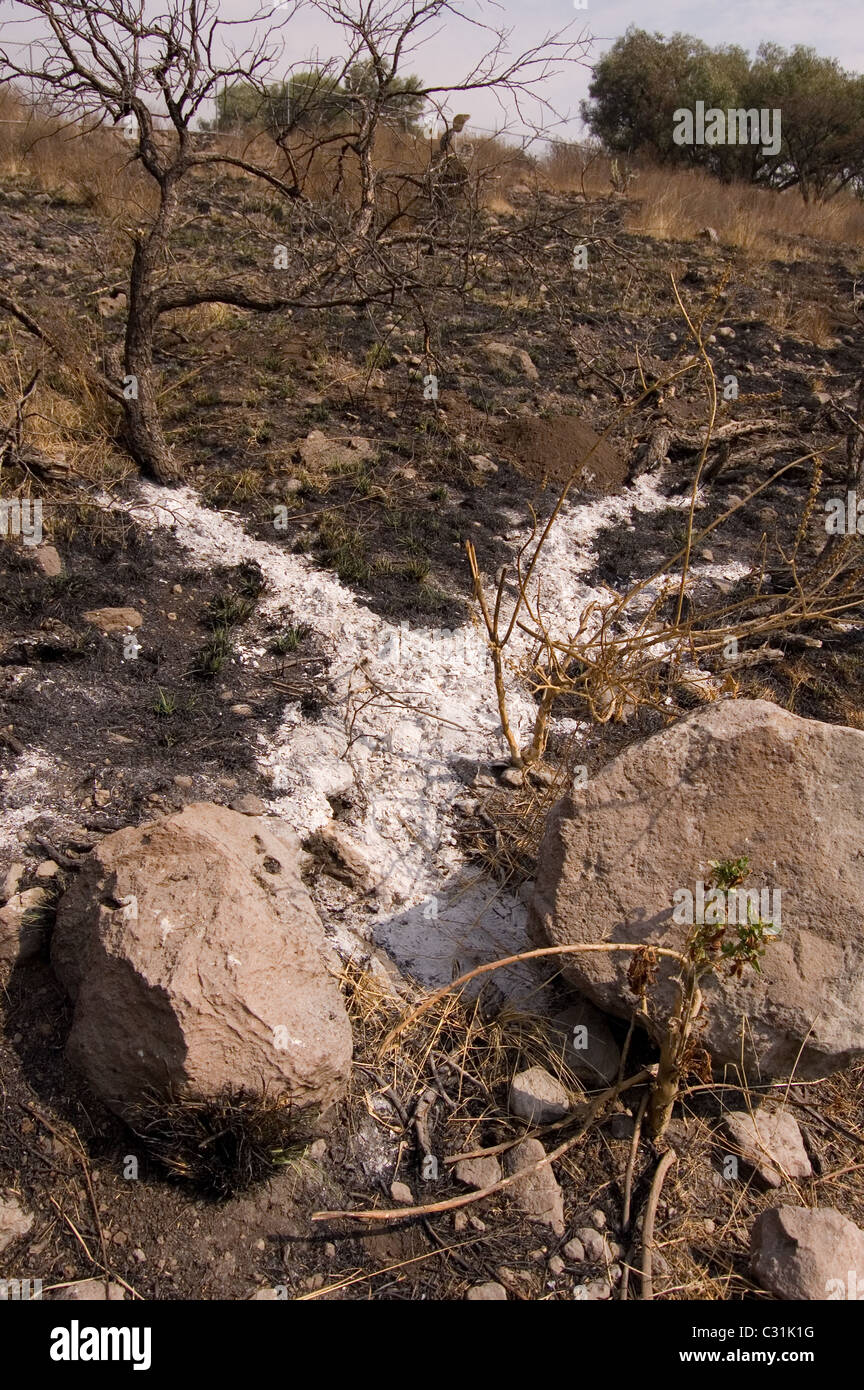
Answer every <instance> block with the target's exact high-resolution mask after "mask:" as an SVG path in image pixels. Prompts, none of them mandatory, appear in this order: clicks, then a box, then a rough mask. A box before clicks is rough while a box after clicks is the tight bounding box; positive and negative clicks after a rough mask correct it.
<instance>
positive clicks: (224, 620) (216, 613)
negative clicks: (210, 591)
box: [204, 594, 255, 631]
mask: <svg viewBox="0 0 864 1390" xmlns="http://www.w3.org/2000/svg"><path fill="white" fill-rule="evenodd" d="M254 612H255V602H254V600H253V599H251V598H247V597H246V596H245V595H244V594H220V595H219V597H218V598H214V599H213V601H212V603H211V604H210V607H209V608H208V609H207V613H206V614H205V617H204V622H205V623H206V624H207V626H208V627H211V628H213V629H214V631H215V630H216V629H217V628H231V627H238V626H239V625H240V624H241V623H245V622H248V621H249V619H250V618H251V617H252V614H253V613H254Z"/></svg>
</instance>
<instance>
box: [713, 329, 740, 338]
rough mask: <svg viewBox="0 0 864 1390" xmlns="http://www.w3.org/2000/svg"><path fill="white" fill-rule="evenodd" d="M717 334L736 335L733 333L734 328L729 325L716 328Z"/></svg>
mask: <svg viewBox="0 0 864 1390" xmlns="http://www.w3.org/2000/svg"><path fill="white" fill-rule="evenodd" d="M717 336H718V338H734V337H735V336H736V335H735V329H734V328H729V327H725V328H718V329H717Z"/></svg>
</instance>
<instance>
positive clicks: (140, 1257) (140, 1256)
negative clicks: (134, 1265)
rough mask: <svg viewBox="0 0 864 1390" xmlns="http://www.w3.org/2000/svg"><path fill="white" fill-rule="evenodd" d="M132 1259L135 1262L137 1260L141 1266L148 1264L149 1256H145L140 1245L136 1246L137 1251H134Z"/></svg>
mask: <svg viewBox="0 0 864 1390" xmlns="http://www.w3.org/2000/svg"><path fill="white" fill-rule="evenodd" d="M132 1258H133V1260H137V1262H138V1264H139V1265H143V1264H146V1263H147V1256H146V1255H145V1254H144V1251H143V1250H142V1249H141V1247H140V1245H136V1247H135V1249H134V1250H133V1251H132Z"/></svg>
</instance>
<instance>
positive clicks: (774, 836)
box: [533, 700, 864, 1077]
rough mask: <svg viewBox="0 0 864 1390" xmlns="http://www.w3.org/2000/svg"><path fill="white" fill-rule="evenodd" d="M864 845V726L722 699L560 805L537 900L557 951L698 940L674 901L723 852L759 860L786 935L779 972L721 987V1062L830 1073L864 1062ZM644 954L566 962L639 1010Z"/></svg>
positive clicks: (668, 972) (624, 1006)
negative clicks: (639, 961) (633, 977)
mask: <svg viewBox="0 0 864 1390" xmlns="http://www.w3.org/2000/svg"><path fill="white" fill-rule="evenodd" d="M862 845H864V733H861V732H859V731H858V730H857V729H848V728H844V727H842V726H839V725H830V724H821V723H817V722H816V721H813V720H807V719H799V718H797V717H796V716H795V715H792V714H789V713H787V711H785V710H782V709H780V708H778V706H776V705H773V704H770V703H768V702H767V701H763V700H734V701H733V700H729V701H722V702H718V703H716V704H712V705H710V706H708V707H707V708H704V709H701V710H699V711H698V712H696V713H695V714H693V715H690V716H688V717H687V718H685V719H682V720H681V721H680V722H679V723H677V724H675V725H674V726H672V727H671V728H669V729H667V730H664V731H663V732H662V733H659V734H656V735H654V736H653V737H652V738H649V739H647V740H645V741H644V742H642V743H639V744H634V745H633V746H631V747H630V748H628V749H626V751H625V752H623V753H622V754H620V755H619V756H618V757H617V758H615V759H614V760H613V761H612V762H610V763H609V764H607V766H606V767H604V768H603V769H602V770H601V772H600V773H599V774H598V775H597V776H596V777H594V778H593V780H591V781H589V783H588V785H587V787H585V788H584V789H579V790H575V791H574V792H573V794H572V795H571V796H570V797H565V798H564V800H562V801H560V802H558V804H557V805H556V806H555V807H554V808H553V810H552V812H551V814H550V817H549V820H548V823H547V826H546V830H545V834H544V839H543V842H542V846H541V849H540V862H539V870H538V874H537V880H536V891H535V896H534V900H533V907H534V912H535V915H536V919H537V921H538V922H539V924H540V926H541V928H542V930H543V932H545V934H546V936H548V938H549V940H550V941H551V942H552V943H553V944H556V945H564V944H566V943H568V942H574V943H581V942H605V941H609V942H616V941H618V942H625V941H633V942H639V943H651V944H654V945H657V946H668V947H672V948H675V949H680V948H681V947H682V946H683V944H684V942H685V940H686V937H687V934H688V932H689V930H690V928H689V927H688V926H687V925H686V924H683V923H679V922H676V921H675V920H673V915H672V914H673V908H675V907H676V905H679V904H680V903H681V898H680V897H679V898H675V897H674V896H673V895H674V894H676V892H678V893H680V890H684V889H688V890H690V892H692V893H693V895H694V899H695V898H696V884H697V882H698V881H700V880H701V881H703V882H706V883H707V881H708V880H709V877H710V873H711V861H713V860H721V859H736V858H739V857H740V856H743V855H746V856H748V857H749V860H750V872H749V875H748V878H747V881H746V885H745V886H746V887H747V888H756V889H760V890H761V889H765V890H768V892H771V891H772V890H777V889H779V890H780V893H781V898H780V904H781V913H780V925H781V929H782V936H781V939H780V940H779V941H776V942H773V943H772V944H770V945H769V946H768V948H767V951H766V953H765V955H764V957H763V958H762V962H761V964H762V973H761V974H760V973H757V972H756V971H755V970H753V969H750V968H747V969H745V971H744V974H743V977H742V978H741V979H740V980H734V979H730V978H729V976H728V975H725V974H724V976H723V977H722V978H721V979H717V978H716V977H714V978H709V979H707V980H706V982H705V989H704V993H705V1000H706V1018H707V1027H706V1030H705V1033H704V1042H705V1043H706V1045H707V1046H708V1048H709V1050H710V1051H711V1053H712V1055H713V1059H714V1062H715V1064H716V1065H717V1066H718V1067H721V1066H723V1065H724V1064H731V1065H735V1064H738V1065H739V1066H740V1065H741V1063H742V1062H743V1064H744V1065H745V1067H746V1068H747V1070H748V1072H749V1074H750V1075H751V1076H756V1075H761V1076H763V1077H772V1076H781V1075H786V1074H788V1073H791V1072H792V1070H793V1069H794V1070H795V1072H796V1074H797V1075H798V1076H801V1077H818V1076H824V1075H827V1074H829V1073H830V1072H832V1071H835V1070H838V1069H840V1068H842V1067H844V1066H846V1065H847V1064H848V1063H850V1062H852V1061H853V1060H854V1059H855V1058H857V1057H860V1056H861V1055H862V1054H864V853H862ZM776 901H777V900H776V898H773V897H772V898H769V907H770V909H771V911H772V912H773V910H774V908H775V906H776ZM679 910H680V909H679ZM769 915H770V914H769ZM629 961H630V957H629V955H628V954H627V953H624V952H620V953H617V954H606V953H596V954H588V953H586V954H583V955H581V956H580V955H576V956H574V957H572V960H571V959H569V958H568V964H567V966H566V971H567V973H568V974H569V976H570V978H571V979H572V980H573V981H574V983H575V984H576V985H577V986H578V988H579V989H580V991H582V992H584V993H585V994H587V995H588V997H589V998H590V999H591V1000H592V1001H593V1002H594V1003H595V1004H597V1005H598V1006H599V1007H600V1008H602V1009H605V1010H607V1011H608V1012H611V1013H613V1014H617V1015H619V1016H621V1017H627V1016H629V1013H630V1010H631V1008H632V1006H633V1003H634V996H633V995H632V994H631V993H630V991H629V989H628V987H627V968H628V965H629ZM674 970H675V966H674V963H673V962H663V963H661V965H660V968H659V971H658V975H657V981H656V984H655V987H654V988H653V989H652V990H651V992H650V1000H649V1007H650V1009H651V1013H652V1017H651V1024H650V1026H651V1029H652V1031H653V1032H654V1034H655V1036H658V1037H659V1036H660V1034H661V1032H662V1021H663V1019H664V1018H666V1017H668V1013H669V1009H670V1006H671V1003H672V1000H673V997H674V991H673V985H672V980H671V977H672V975H673V973H674Z"/></svg>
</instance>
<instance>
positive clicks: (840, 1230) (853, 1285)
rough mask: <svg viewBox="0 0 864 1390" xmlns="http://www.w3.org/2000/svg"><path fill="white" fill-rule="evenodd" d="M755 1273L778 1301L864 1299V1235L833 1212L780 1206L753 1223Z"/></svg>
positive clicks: (843, 1217)
mask: <svg viewBox="0 0 864 1390" xmlns="http://www.w3.org/2000/svg"><path fill="white" fill-rule="evenodd" d="M750 1269H751V1271H752V1274H753V1278H754V1279H755V1280H756V1281H757V1283H759V1284H760V1285H761V1286H762V1288H763V1289H768V1291H769V1293H773V1294H774V1297H775V1298H782V1299H790V1300H800V1299H806V1300H808V1301H813V1302H823V1301H828V1302H836V1301H837V1300H839V1299H843V1300H845V1299H853V1300H856V1301H857V1300H859V1299H860V1298H861V1297H862V1295H864V1231H862V1230H861V1229H860V1227H859V1226H856V1225H855V1223H854V1222H853V1221H850V1220H849V1219H848V1217H846V1216H842V1215H841V1214H840V1212H839V1211H835V1210H834V1208H833V1207H814V1208H810V1207H791V1206H783V1207H775V1208H772V1209H771V1210H769V1211H763V1212H762V1213H761V1214H760V1215H759V1216H757V1218H756V1220H755V1221H754V1223H753V1228H752V1230H751V1232H750Z"/></svg>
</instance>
